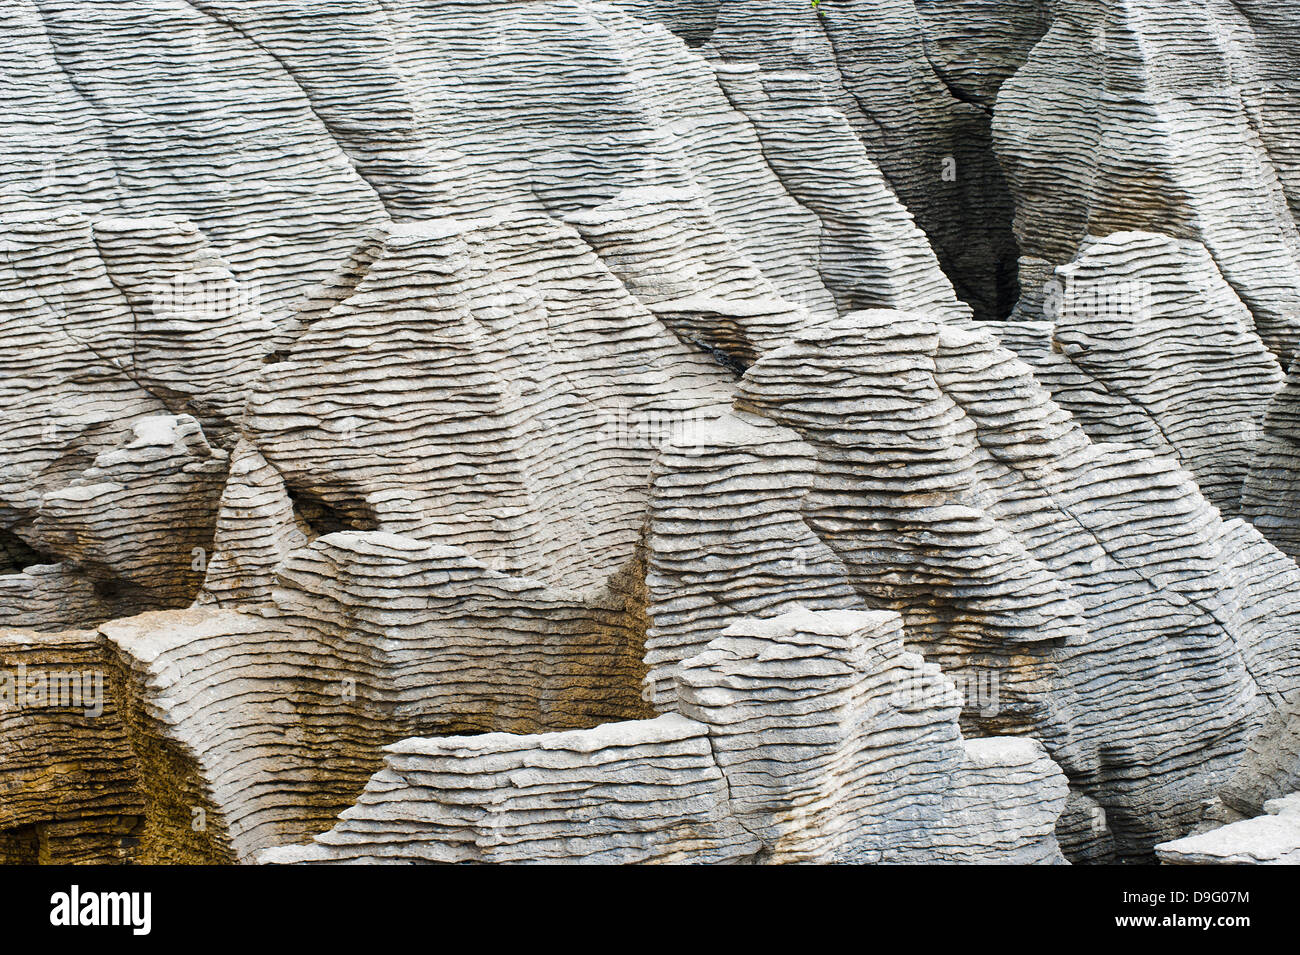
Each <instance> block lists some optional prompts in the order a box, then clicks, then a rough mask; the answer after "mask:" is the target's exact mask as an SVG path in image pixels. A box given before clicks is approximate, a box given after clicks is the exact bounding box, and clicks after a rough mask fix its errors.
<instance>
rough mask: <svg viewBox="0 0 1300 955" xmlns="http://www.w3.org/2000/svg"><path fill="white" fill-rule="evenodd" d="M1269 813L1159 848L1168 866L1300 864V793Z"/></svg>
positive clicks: (1277, 801)
mask: <svg viewBox="0 0 1300 955" xmlns="http://www.w3.org/2000/svg"><path fill="white" fill-rule="evenodd" d="M1265 809H1266V813H1265V814H1264V815H1262V816H1256V817H1255V818H1253V819H1243V820H1242V821H1240V822H1234V823H1231V824H1229V825H1227V826H1224V827H1222V828H1221V829H1213V830H1211V831H1210V832H1204V833H1201V834H1199V835H1195V836H1188V837H1187V838H1185V839H1178V840H1176V841H1174V842H1166V843H1164V844H1162V845H1159V846H1157V847H1156V855H1157V856H1158V857H1159V859H1160V861H1161V862H1163V863H1165V864H1166V865H1300V793H1292V794H1291V795H1290V796H1287V797H1285V798H1282V799H1275V800H1272V801H1270V802H1269V803H1268V804H1267V805H1266V806H1265Z"/></svg>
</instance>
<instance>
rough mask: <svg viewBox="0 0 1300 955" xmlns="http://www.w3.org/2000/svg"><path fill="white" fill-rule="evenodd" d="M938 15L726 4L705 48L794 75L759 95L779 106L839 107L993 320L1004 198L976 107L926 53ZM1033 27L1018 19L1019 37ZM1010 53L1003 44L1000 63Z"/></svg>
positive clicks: (1005, 255) (1008, 270)
mask: <svg viewBox="0 0 1300 955" xmlns="http://www.w3.org/2000/svg"><path fill="white" fill-rule="evenodd" d="M940 16H945V14H942V13H936V14H935V15H934V16H933V17H931V18H929V19H923V18H922V16H921V15H920V14H919V13H918V5H917V4H916V3H915V2H914V0H884V2H882V0H837V2H835V3H828V4H826V5H825V10H824V12H814V11H811V10H810V9H809V6H808V5H807V4H801V3H789V2H786V0H728V2H725V3H723V4H722V5H721V6H720V8H719V10H718V14H717V21H716V27H715V29H714V30H713V32H712V33H711V34H710V35H709V41H708V45H709V48H710V49H711V50H716V51H717V53H718V54H719V55H721V56H722V57H724V58H726V59H734V60H749V61H754V62H757V63H759V64H760V65H761V66H762V68H763V69H764V71H765V72H767V73H770V74H778V75H783V74H790V73H794V74H798V75H796V76H783V77H782V78H783V80H784V82H782V84H781V86H780V88H779V89H777V88H773V89H770V91H769V92H770V94H771V95H772V96H773V98H774V99H782V98H785V97H789V98H790V100H789V105H788V107H787V108H798V104H799V103H800V102H806V101H807V100H808V99H809V97H810V96H812V95H821V96H824V97H825V98H826V99H827V100H828V101H829V102H830V103H831V104H832V105H833V106H834V108H835V109H836V110H838V111H839V112H841V113H843V114H844V116H845V117H846V118H847V120H848V122H849V124H850V125H851V127H852V129H853V131H854V133H855V134H856V136H857V138H858V139H859V140H860V141H861V142H862V144H863V145H864V146H865V147H866V149H867V152H868V154H869V155H870V156H871V158H872V159H873V160H874V161H875V162H876V163H877V164H878V165H879V166H880V169H881V171H882V172H883V173H884V175H885V177H886V178H887V179H888V181H889V184H890V186H891V187H892V188H893V190H894V191H895V192H896V193H897V194H898V196H899V198H900V199H901V200H902V201H903V203H904V204H905V205H906V206H907V208H908V209H909V210H910V211H911V212H912V213H913V214H914V215H915V216H916V220H917V223H918V224H919V225H920V226H921V228H922V230H923V231H924V232H925V234H926V235H927V237H928V238H929V240H930V242H931V244H932V245H933V247H934V249H935V252H936V254H937V255H938V258H939V261H940V262H941V263H942V264H943V267H944V270H945V272H946V273H947V275H948V277H949V278H950V279H951V280H952V283H953V286H954V287H955V288H956V290H957V293H958V295H959V296H960V297H961V298H962V299H963V300H964V301H965V302H967V303H968V304H970V305H971V307H972V308H973V309H974V310H975V312H976V314H977V315H979V317H981V318H984V319H994V318H1000V317H1002V316H1004V315H1006V314H1007V313H1008V312H1009V311H1010V310H1011V306H1012V305H1013V304H1014V302H1015V297H1016V292H1015V272H1016V265H1015V260H1016V247H1015V242H1014V240H1013V238H1012V235H1011V229H1010V223H1011V220H1012V214H1013V207H1012V201H1011V195H1010V193H1009V192H1008V191H1007V186H1006V183H1005V181H1004V180H1003V177H1002V172H1001V170H1000V168H999V164H998V161H997V160H996V159H995V157H994V155H993V149H992V139H991V136H990V117H989V110H988V107H987V106H986V105H984V104H983V103H981V102H980V101H979V98H978V94H976V93H974V92H968V91H967V90H965V89H962V88H961V87H960V85H958V84H957V83H954V82H952V81H950V80H948V79H947V77H946V75H945V74H946V70H947V67H948V66H949V65H950V64H948V63H945V62H944V60H943V57H939V58H938V59H937V60H936V59H935V57H934V55H933V54H932V51H933V49H934V47H933V45H932V44H933V42H934V40H935V39H937V38H938V37H937V36H932V35H931V34H929V33H927V24H931V23H933V22H934V20H935V18H936V17H940ZM958 19H960V15H958ZM992 19H994V20H995V21H997V20H1000V19H1001V18H1000V17H998V16H996V15H995V16H994V17H993V18H992ZM1003 22H1005V21H1003ZM1037 29H1039V28H1038V27H1037V26H1036V25H1034V24H1025V25H1024V27H1023V31H1024V32H1023V34H1022V35H1023V36H1024V37H1025V38H1026V39H1028V38H1031V37H1032V36H1033V34H1034V33H1035V32H1037ZM1021 30H1022V28H1021V27H1016V28H1014V30H1013V32H1015V33H1018V34H1020V33H1021ZM990 33H992V31H990ZM1015 59H1016V55H1015V53H1014V52H1010V51H1009V52H1008V54H1007V55H1006V60H1008V61H1010V62H1014V61H1015ZM810 90H817V91H819V94H814V93H811V92H810ZM813 165H816V163H815V162H814V163H813ZM867 304H869V303H864V302H860V303H857V305H856V306H855V307H864V306H866V305H867ZM870 304H884V303H870Z"/></svg>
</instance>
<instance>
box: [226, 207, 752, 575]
mask: <svg viewBox="0 0 1300 955" xmlns="http://www.w3.org/2000/svg"><path fill="white" fill-rule="evenodd" d="M543 249H545V250H546V254H545V256H542V255H539V252H540V251H541V250H543ZM575 285H579V286H581V287H582V289H583V294H582V295H581V296H575V295H574V294H573V292H572V289H573V288H574V287H575ZM731 380H732V375H731V373H730V372H729V371H728V370H726V369H724V368H722V367H721V366H719V365H717V364H716V363H715V362H714V361H713V360H712V359H710V358H708V357H707V356H701V355H698V354H697V353H695V352H693V351H690V350H688V349H687V348H686V346H684V345H682V344H681V343H680V342H679V341H678V340H677V338H676V337H675V336H674V335H673V334H672V333H671V332H670V331H668V330H667V329H666V328H665V327H664V326H663V325H662V324H661V323H660V322H658V321H657V320H656V319H654V317H653V316H651V315H650V314H649V313H648V312H647V311H646V310H645V309H644V308H643V307H642V306H641V305H640V304H639V303H638V302H637V301H636V300H635V299H633V298H632V297H631V296H629V295H628V293H627V292H626V291H625V289H624V288H623V286H622V285H621V283H619V282H618V280H617V279H616V278H615V277H614V276H613V275H611V274H610V273H609V272H608V271H607V270H606V269H605V268H604V266H603V265H602V263H601V261H600V259H598V258H597V257H596V256H595V255H594V254H593V253H592V252H591V250H590V249H589V248H588V247H587V246H586V245H585V244H584V243H583V242H582V241H581V239H580V238H579V237H578V236H577V235H576V234H575V233H574V232H573V231H572V230H571V229H569V228H567V227H565V226H562V225H560V224H559V223H557V222H555V221H553V220H550V219H547V218H545V217H533V218H531V219H528V220H524V219H520V218H510V219H508V220H507V221H504V222H503V221H491V222H487V223H484V222H482V221H478V222H473V223H471V222H458V221H450V220H447V221H441V222H439V223H436V224H426V225H421V226H415V225H409V226H401V227H399V228H395V229H394V230H393V231H392V232H391V233H390V234H389V235H388V237H387V238H386V239H385V240H384V247H383V251H382V252H380V253H378V254H377V256H376V257H375V259H374V261H373V262H371V263H370V265H369V266H368V267H367V269H366V272H365V277H364V278H363V279H361V280H360V281H358V282H356V283H355V285H354V286H353V287H352V288H351V292H350V294H347V295H346V296H345V297H344V298H342V299H341V300H340V301H339V302H338V304H337V305H335V306H334V307H332V308H331V309H330V310H329V311H328V313H326V314H325V315H323V316H320V315H318V316H315V317H313V318H312V320H311V322H310V324H308V325H306V326H305V329H304V331H303V332H302V334H301V335H300V337H298V339H297V340H296V341H295V342H294V343H293V344H292V346H290V347H289V348H288V349H287V350H286V352H285V354H284V360H282V361H278V362H275V363H272V364H268V365H266V366H265V374H264V376H263V379H262V381H261V382H260V384H259V386H258V388H257V389H256V394H255V395H254V397H253V399H252V401H251V402H250V404H249V412H248V417H247V419H246V421H245V424H244V434H245V435H246V437H247V440H248V443H249V445H250V449H251V450H255V451H256V452H257V453H258V454H260V455H261V457H262V458H263V459H264V460H265V462H266V463H267V465H268V466H269V467H270V468H271V469H272V470H273V471H274V472H275V474H276V475H278V478H272V477H270V476H269V474H267V475H264V474H263V472H261V471H260V470H259V469H256V468H255V469H252V470H249V471H248V472H246V473H245V474H244V475H242V476H240V477H239V478H238V479H239V480H241V481H242V480H245V479H247V480H250V481H252V480H257V481H263V480H269V481H271V482H272V483H273V484H274V483H277V482H279V483H282V484H283V485H284V489H285V493H286V494H287V495H288V496H289V498H290V499H291V500H292V501H293V502H294V503H295V507H296V508H297V511H298V514H299V516H300V517H301V519H302V521H303V522H305V523H306V524H307V525H315V526H317V527H318V528H319V529H321V530H328V529H334V530H341V529H353V530H384V531H389V532H392V533H400V534H404V535H409V536H413V537H415V538H418V539H421V540H425V541H428V542H430V543H443V544H449V545H450V544H454V545H456V546H463V547H465V548H466V549H467V550H469V551H470V552H471V553H474V554H475V555H477V556H478V557H479V558H480V559H482V560H484V561H487V562H489V563H493V565H494V566H496V567H497V569H500V570H508V571H511V572H518V573H526V574H529V575H532V576H536V577H538V578H539V579H543V580H546V581H547V582H551V583H556V584H563V585H565V586H571V587H577V588H585V587H588V586H597V585H599V586H603V584H604V581H605V580H606V579H607V578H608V577H609V576H610V575H613V574H615V573H617V572H619V571H621V570H622V569H623V568H624V567H625V566H626V565H627V564H629V562H630V561H631V560H632V559H633V556H634V550H635V546H636V544H637V541H638V540H639V538H640V534H641V525H642V523H643V515H644V507H645V500H646V494H647V488H646V478H647V475H648V474H649V471H650V466H651V464H652V462H653V459H654V455H655V454H656V449H657V447H658V445H660V444H662V443H663V442H664V441H665V440H666V439H667V437H668V436H669V435H670V434H671V432H672V429H673V428H674V427H675V426H676V425H677V424H678V423H680V422H682V421H686V420H694V419H696V418H701V417H703V418H707V417H709V416H710V415H712V416H716V414H717V413H720V410H721V409H722V408H723V407H725V403H726V402H727V401H728V400H729V392H730V381H731ZM714 407H716V408H718V409H719V410H718V411H710V410H709V409H710V408H714ZM257 493H259V492H257V491H256V490H255V489H251V488H250V489H248V490H244V491H240V490H237V489H234V488H232V489H230V490H229V491H228V495H239V494H244V495H248V494H257ZM274 493H278V492H274ZM233 499H234V498H233V497H232V500H233ZM277 513H279V514H280V518H279V520H280V522H281V523H280V524H279V525H277V526H278V527H279V528H280V529H279V530H276V531H273V532H272V537H275V535H277V534H279V535H283V534H289V535H290V536H292V534H291V532H290V531H288V530H287V524H286V523H284V520H283V518H284V514H283V508H282V507H279V508H278V509H277ZM250 519H252V516H251V515H249V516H243V515H241V514H240V513H239V512H238V510H236V511H235V512H233V513H230V514H228V515H224V516H223V517H222V520H223V521H224V522H225V524H226V525H228V526H229V528H230V533H232V534H234V535H236V536H238V535H240V534H245V535H248V534H256V533H262V531H257V530H248V531H238V530H237V529H236V528H235V525H237V524H241V523H244V524H246V523H247V522H248V521H249V520H250ZM307 533H308V536H311V533H310V529H309V530H308V532H307ZM272 549H274V547H272ZM223 573H224V571H223ZM221 586H223V584H221V583H220V581H219V580H218V578H217V577H215V576H214V577H212V578H211V579H210V581H209V587H210V589H211V588H219V587H221Z"/></svg>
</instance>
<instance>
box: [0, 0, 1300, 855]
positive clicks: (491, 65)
mask: <svg viewBox="0 0 1300 955" xmlns="http://www.w3.org/2000/svg"><path fill="white" fill-rule="evenodd" d="M1298 14H1300V8H1297V7H1296V4H1295V3H1294V2H1293V0H1235V2H1231V3H1229V2H1228V0H1205V2H1201V0H1195V2H1194V0H1172V2H1170V0H1162V2H1157V0H1060V2H1052V3H1044V2H1039V0H826V2H824V3H822V4H821V5H820V7H819V8H818V9H816V10H814V9H812V8H811V7H810V6H809V4H808V3H807V2H806V0H762V2H759V0H726V2H717V0H709V2H688V0H620V2H613V3H605V2H587V0H538V2H524V0H518V2H502V3H493V4H482V3H478V2H471V0H449V2H441V3H436V4H426V3H377V2H372V0H341V2H325V0H290V2H286V0H123V2H115V3H106V2H91V0H15V2H12V3H9V4H7V5H5V7H4V9H3V10H0V32H3V34H4V35H5V36H6V38H7V39H8V40H9V42H8V43H7V44H6V46H5V49H4V50H3V51H0V106H3V107H4V109H0V203H2V207H0V370H3V372H4V374H3V375H0V628H2V629H0V679H5V678H8V680H9V683H8V684H0V689H2V688H3V687H4V686H5V685H9V686H12V688H13V692H12V693H11V694H10V696H9V697H7V698H0V704H3V706H0V755H3V760H2V761H0V859H3V860H5V861H49V862H58V861H100V862H222V863H226V862H245V863H247V862H256V861H269V862H277V863H288V862H349V861H366V862H378V861H385V862H393V861H401V862H431V861H446V862H456V861H516V862H540V861H587V862H687V861H697V862H799V861H820V862H829V861H868V862H877V861H884V862H958V863H961V862H1015V863H1052V862H1060V861H1062V860H1063V853H1062V850H1063V851H1064V856H1068V857H1069V858H1070V859H1071V860H1072V861H1075V862H1108V861H1117V860H1118V861H1146V862H1150V861H1153V860H1154V859H1155V857H1156V855H1157V852H1158V854H1159V855H1160V856H1161V857H1162V858H1166V860H1167V861H1174V856H1177V857H1178V861H1210V860H1215V859H1229V858H1230V859H1232V860H1234V861H1236V860H1246V861H1251V860H1258V861H1276V860H1278V859H1281V858H1284V857H1285V856H1286V854H1287V853H1288V852H1290V851H1291V849H1289V848H1288V845H1289V843H1288V842H1287V838H1288V837H1287V836H1286V827H1287V826H1289V825H1290V822H1291V820H1290V815H1289V812H1290V811H1289V810H1286V807H1285V806H1283V807H1282V808H1280V809H1279V808H1278V805H1277V804H1275V803H1272V802H1270V800H1276V799H1278V798H1279V797H1283V796H1286V795H1287V794H1288V793H1292V792H1294V791H1295V789H1296V788H1297V787H1296V781H1295V775H1296V773H1295V769H1296V767H1295V745H1294V743H1295V738H1294V737H1295V712H1294V711H1295V700H1296V698H1297V697H1296V694H1297V692H1300V639H1298V638H1297V634H1300V569H1298V568H1297V566H1296V564H1295V562H1294V558H1295V557H1296V556H1297V554H1300V510H1297V506H1296V491H1297V489H1298V488H1300V477H1297V475H1300V454H1297V452H1296V446H1297V443H1300V431H1298V430H1297V423H1296V415H1295V413H1294V410H1293V408H1294V406H1295V400H1294V393H1295V390H1296V385H1295V383H1296V375H1297V372H1296V367H1297V366H1296V365H1295V364H1294V363H1293V356H1294V352H1295V348H1296V343H1297V341H1300V233H1297V231H1296V212H1297V210H1300V146H1297V143H1298V142H1300V124H1297V122H1296V118H1297V105H1296V104H1297V102H1298V101H1297V98H1296V84H1295V79H1294V77H1295V66H1296V50H1297V49H1300V42H1298V41H1300V28H1298V27H1297V23H1300V16H1298ZM1004 171H1005V176H1004ZM20 667H21V668H23V669H22V671H21V672H22V673H23V674H24V675H23V681H25V682H22V692H21V693H20V692H18V691H19V682H20V681H18V680H17V674H18V673H19V668H20ZM53 675H58V679H60V680H62V679H65V678H71V676H72V675H75V676H77V677H78V679H81V678H85V679H90V680H92V681H94V680H98V681H99V682H98V683H95V684H94V685H96V686H99V687H100V690H99V691H98V692H99V696H100V698H99V705H102V711H101V712H98V713H97V715H91V713H90V711H89V710H87V708H86V707H85V706H84V705H82V704H84V700H82V701H79V702H78V703H77V705H75V706H74V705H71V704H70V703H69V701H68V700H67V699H64V698H63V697H59V698H52V697H50V696H48V694H47V695H46V696H44V697H42V696H40V695H38V694H37V693H36V687H39V686H44V685H45V683H46V682H48V680H49V679H50V678H51V677H52V676H53ZM43 681H44V682H43ZM56 682H57V681H56ZM78 686H81V684H78ZM61 692H62V691H61ZM1207 804H1209V805H1212V806H1214V807H1216V808H1215V809H1214V810H1213V812H1212V817H1213V819H1214V820H1217V821H1219V822H1226V823H1229V826H1228V828H1227V829H1223V830H1222V831H1220V832H1219V833H1217V834H1215V833H1207V832H1200V833H1199V834H1197V835H1195V836H1192V837H1189V838H1190V840H1191V842H1193V843H1195V845H1193V846H1192V847H1191V848H1190V849H1189V848H1186V846H1185V843H1186V842H1187V840H1186V839H1183V838H1182V837H1186V836H1187V835H1188V833H1189V832H1191V831H1192V830H1193V829H1194V828H1196V827H1202V826H1204V825H1205V824H1206V822H1207V816H1206V806H1207ZM1269 807H1272V808H1273V809H1274V810H1276V811H1275V812H1269V811H1268V809H1269ZM1233 826H1240V827H1245V828H1244V829H1242V828H1238V829H1234V828H1233ZM1196 840H1203V841H1202V842H1199V843H1198V842H1196ZM1204 840H1208V842H1206V841H1204ZM1158 844H1159V845H1162V846H1163V848H1161V849H1159V850H1157V849H1156V846H1157V845H1158ZM1169 846H1174V847H1176V848H1174V849H1172V850H1171V849H1169ZM1198 846H1199V848H1198ZM1171 852H1172V853H1173V855H1171V854H1170V853H1171Z"/></svg>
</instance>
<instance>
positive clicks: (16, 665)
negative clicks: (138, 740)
mask: <svg viewBox="0 0 1300 955" xmlns="http://www.w3.org/2000/svg"><path fill="white" fill-rule="evenodd" d="M121 700H122V688H121V683H120V681H119V680H118V679H117V674H116V671H115V670H114V668H113V667H111V666H110V656H109V654H108V653H107V651H106V648H105V646H104V644H103V641H102V640H100V639H99V637H98V634H96V633H95V632H94V631H69V632H65V633H57V634H51V633H38V632H35V631H23V630H17V629H6V630H5V631H4V632H3V633H0V792H2V793H3V794H4V799H3V800H0V864H10V865H12V864H27V865H32V864H37V863H40V864H63V863H90V862H100V863H103V862H124V861H127V860H129V859H130V858H132V855H133V850H132V845H133V843H135V842H137V841H138V837H139V832H140V828H141V824H142V821H143V817H144V815H145V810H146V806H145V802H144V800H143V799H142V798H141V796H140V794H139V788H138V763H137V760H136V758H135V754H134V752H133V750H132V747H131V745H130V741H129V738H128V735H127V733H126V730H125V727H124V720H123V712H122V705H121Z"/></svg>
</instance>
